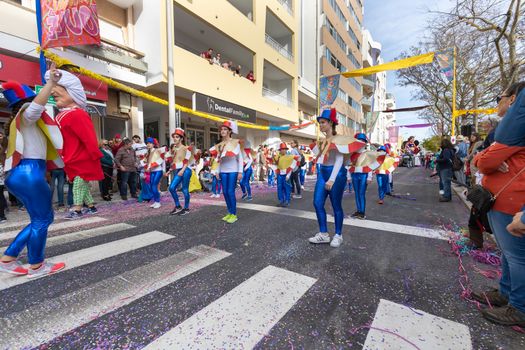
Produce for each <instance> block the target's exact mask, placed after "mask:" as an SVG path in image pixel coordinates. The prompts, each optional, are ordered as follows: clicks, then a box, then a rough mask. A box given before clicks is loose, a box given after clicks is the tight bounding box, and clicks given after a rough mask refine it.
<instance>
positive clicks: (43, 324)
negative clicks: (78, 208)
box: [0, 245, 231, 349]
mask: <svg viewBox="0 0 525 350" xmlns="http://www.w3.org/2000/svg"><path fill="white" fill-rule="evenodd" d="M230 255H231V254H230V253H227V252H225V251H222V250H219V249H215V248H211V247H208V246H205V245H200V246H197V247H194V248H191V249H188V250H186V251H183V252H180V253H177V254H174V255H171V256H169V257H167V258H164V259H161V260H157V261H155V262H153V263H150V264H148V265H145V266H141V267H138V268H136V269H134V270H131V271H127V272H125V273H123V274H121V275H118V276H115V277H111V278H109V279H106V280H103V281H100V282H98V283H95V284H93V285H90V286H87V287H85V288H82V289H80V290H77V291H75V292H72V293H69V294H66V295H63V296H60V297H58V298H55V299H51V300H47V301H45V302H43V303H40V304H37V305H35V306H32V307H30V308H29V309H26V310H24V311H21V312H19V313H16V314H11V315H9V316H8V317H6V318H0V349H14V348H33V347H37V346H38V345H40V344H43V343H46V342H48V341H50V340H52V339H54V338H55V337H57V336H59V335H61V334H64V333H66V332H68V331H70V330H73V329H75V328H77V327H79V326H82V325H83V324H85V323H87V322H89V321H91V320H92V319H93V318H94V317H100V316H102V315H103V314H107V313H109V312H112V311H114V310H116V309H117V308H120V307H122V306H124V305H127V304H130V303H132V302H133V301H135V300H137V299H140V298H141V297H143V296H145V295H147V294H150V293H152V292H154V291H156V290H158V289H160V288H162V287H164V286H167V285H168V284H170V283H173V282H175V281H177V280H179V279H181V278H183V277H185V276H188V275H190V274H192V273H194V272H196V271H199V270H201V269H203V268H205V267H206V266H209V265H211V264H213V263H215V262H217V261H220V260H222V259H224V258H226V257H228V256H230ZM170 271H176V272H175V273H173V274H169V275H168V277H166V278H164V276H165V275H166V274H167V273H169V272H170ZM143 286H147V288H143ZM50 310H53V311H52V312H50ZM20 325H24V326H23V327H20Z"/></svg>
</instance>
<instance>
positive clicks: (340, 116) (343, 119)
mask: <svg viewBox="0 0 525 350" xmlns="http://www.w3.org/2000/svg"><path fill="white" fill-rule="evenodd" d="M337 121H338V122H339V124H341V125H346V115H344V114H342V113H339V112H337Z"/></svg>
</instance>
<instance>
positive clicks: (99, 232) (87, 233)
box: [0, 223, 135, 252]
mask: <svg viewBox="0 0 525 350" xmlns="http://www.w3.org/2000/svg"><path fill="white" fill-rule="evenodd" d="M134 227H135V226H133V225H129V224H122V223H120V224H113V225H108V226H101V227H95V228H91V229H88V230H84V231H78V232H73V233H70V234H67V235H60V236H54V237H50V238H48V239H47V242H46V247H52V246H55V245H61V244H65V243H71V242H75V241H79V240H82V239H87V238H93V237H98V236H103V235H105V234H108V233H114V232H119V231H124V230H129V229H132V228H134ZM5 249H7V247H2V248H0V252H3V251H4V250H5Z"/></svg>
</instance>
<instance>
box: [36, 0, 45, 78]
mask: <svg viewBox="0 0 525 350" xmlns="http://www.w3.org/2000/svg"><path fill="white" fill-rule="evenodd" d="M35 6H36V27H37V29H38V43H39V44H40V48H41V50H40V59H39V63H40V79H41V80H42V85H45V83H46V78H45V75H46V70H47V64H46V57H45V56H44V50H43V48H42V6H41V4H40V0H36V5H35Z"/></svg>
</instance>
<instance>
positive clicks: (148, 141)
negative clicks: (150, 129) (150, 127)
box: [146, 137, 155, 144]
mask: <svg viewBox="0 0 525 350" xmlns="http://www.w3.org/2000/svg"><path fill="white" fill-rule="evenodd" d="M146 143H152V144H155V139H154V138H153V137H148V138H147V139H146Z"/></svg>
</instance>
